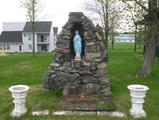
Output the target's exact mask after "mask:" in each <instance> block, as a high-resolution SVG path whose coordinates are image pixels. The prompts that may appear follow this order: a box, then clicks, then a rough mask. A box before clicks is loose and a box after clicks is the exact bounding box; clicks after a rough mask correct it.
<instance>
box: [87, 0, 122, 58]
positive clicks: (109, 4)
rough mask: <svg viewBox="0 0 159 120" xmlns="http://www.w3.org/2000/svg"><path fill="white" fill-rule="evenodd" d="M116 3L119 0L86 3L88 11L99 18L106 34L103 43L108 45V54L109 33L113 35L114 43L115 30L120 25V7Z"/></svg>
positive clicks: (97, 0) (96, 0) (98, 0)
mask: <svg viewBox="0 0 159 120" xmlns="http://www.w3.org/2000/svg"><path fill="white" fill-rule="evenodd" d="M116 3H117V0H93V1H92V0H91V1H87V2H86V3H85V6H86V7H85V8H86V10H87V12H91V13H92V12H93V14H96V19H98V22H100V25H101V26H102V29H103V34H104V39H103V43H104V45H105V47H106V51H107V55H108V40H109V35H111V37H110V38H112V43H114V32H115V29H116V27H117V26H118V24H117V22H118V19H119V14H118V13H119V10H120V8H119V5H118V4H116ZM97 16H98V17H97ZM93 17H94V16H93ZM113 45H114V44H113ZM107 55H106V56H107Z"/></svg>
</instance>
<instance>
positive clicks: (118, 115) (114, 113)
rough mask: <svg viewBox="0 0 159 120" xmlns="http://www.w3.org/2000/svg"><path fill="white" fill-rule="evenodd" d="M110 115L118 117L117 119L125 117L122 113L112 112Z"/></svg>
mask: <svg viewBox="0 0 159 120" xmlns="http://www.w3.org/2000/svg"><path fill="white" fill-rule="evenodd" d="M111 115H112V116H113V117H119V118H122V117H125V115H124V114H123V113H122V112H113V113H111Z"/></svg>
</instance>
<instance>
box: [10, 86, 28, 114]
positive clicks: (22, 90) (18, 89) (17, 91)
mask: <svg viewBox="0 0 159 120" xmlns="http://www.w3.org/2000/svg"><path fill="white" fill-rule="evenodd" d="M28 90H29V87H28V86H26V85H15V86H11V87H10V88H9V91H10V92H11V94H12V97H13V99H14V100H13V103H14V109H13V111H12V112H11V114H10V115H11V116H12V117H20V116H21V115H23V114H25V113H26V112H27V109H26V107H25V98H26V96H27V91H28Z"/></svg>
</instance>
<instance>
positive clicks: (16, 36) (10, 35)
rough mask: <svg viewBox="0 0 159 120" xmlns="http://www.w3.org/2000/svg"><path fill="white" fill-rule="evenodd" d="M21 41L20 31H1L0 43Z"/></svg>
mask: <svg viewBox="0 0 159 120" xmlns="http://www.w3.org/2000/svg"><path fill="white" fill-rule="evenodd" d="M12 42H14V43H15V42H22V31H3V32H2V33H1V35H0V43H12Z"/></svg>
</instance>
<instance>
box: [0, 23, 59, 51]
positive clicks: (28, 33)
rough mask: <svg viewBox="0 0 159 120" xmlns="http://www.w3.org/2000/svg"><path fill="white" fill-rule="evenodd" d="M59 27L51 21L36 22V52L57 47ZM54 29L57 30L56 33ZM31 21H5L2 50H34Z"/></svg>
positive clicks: (1, 37) (0, 47)
mask: <svg viewBox="0 0 159 120" xmlns="http://www.w3.org/2000/svg"><path fill="white" fill-rule="evenodd" d="M55 30H57V28H53V25H52V22H51V21H42V22H37V23H36V29H35V52H51V51H53V50H54V49H55V42H56V35H57V32H56V31H55ZM54 31H55V32H56V33H55V34H54ZM32 49H33V40H32V29H31V23H30V22H26V23H4V24H3V31H2V34H1V36H0V50H5V51H6V52H32Z"/></svg>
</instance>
